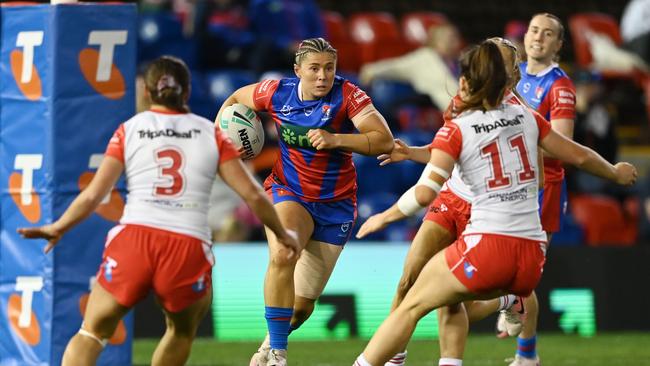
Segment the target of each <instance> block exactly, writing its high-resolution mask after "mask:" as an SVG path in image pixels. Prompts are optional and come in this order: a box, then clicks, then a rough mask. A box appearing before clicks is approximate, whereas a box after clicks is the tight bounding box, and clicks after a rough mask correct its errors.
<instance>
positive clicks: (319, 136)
mask: <svg viewBox="0 0 650 366" xmlns="http://www.w3.org/2000/svg"><path fill="white" fill-rule="evenodd" d="M307 137H308V138H309V142H310V143H311V146H313V147H314V148H316V150H323V149H336V148H338V139H337V138H336V136H335V135H334V134H332V133H329V132H327V131H325V130H321V129H316V130H309V131H307Z"/></svg>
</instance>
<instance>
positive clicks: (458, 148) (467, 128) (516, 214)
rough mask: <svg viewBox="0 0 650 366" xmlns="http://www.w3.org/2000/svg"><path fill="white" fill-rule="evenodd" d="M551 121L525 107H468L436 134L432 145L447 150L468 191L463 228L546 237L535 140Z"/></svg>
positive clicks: (517, 235)
mask: <svg viewBox="0 0 650 366" xmlns="http://www.w3.org/2000/svg"><path fill="white" fill-rule="evenodd" d="M550 129H551V126H550V124H549V123H548V122H547V121H546V120H545V119H544V118H543V117H541V116H540V115H539V114H537V113H536V112H534V111H531V110H530V109H529V108H528V107H527V106H523V105H517V104H510V103H503V104H502V105H501V106H500V107H499V108H497V109H494V110H490V111H487V112H482V111H475V110H470V111H466V112H463V113H462V114H460V115H459V116H458V117H456V118H454V119H453V120H451V121H449V122H448V123H446V124H445V126H443V127H442V128H441V129H440V131H439V132H438V133H437V134H436V137H435V139H434V141H433V143H432V148H434V149H440V150H442V151H445V152H447V153H448V154H450V155H451V156H452V157H453V158H454V159H456V163H457V166H458V171H459V173H460V176H461V178H462V180H463V182H464V183H465V184H466V185H467V187H468V188H469V189H470V191H471V193H472V201H471V204H472V211H471V219H470V221H469V223H468V225H467V227H466V229H465V231H464V233H465V234H467V233H493V234H502V235H509V236H515V237H522V238H528V239H532V240H543V241H544V240H546V235H545V234H544V232H543V231H542V226H541V224H540V218H539V212H538V209H539V204H538V200H537V193H538V192H537V191H538V183H537V177H538V166H537V165H538V164H537V144H538V142H539V140H540V139H542V138H544V137H545V136H546V135H547V134H548V133H549V131H550Z"/></svg>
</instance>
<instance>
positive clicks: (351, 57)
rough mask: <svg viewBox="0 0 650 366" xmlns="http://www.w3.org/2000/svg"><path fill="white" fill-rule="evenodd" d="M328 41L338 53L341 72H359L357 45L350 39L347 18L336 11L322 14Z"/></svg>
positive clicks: (338, 64)
mask: <svg viewBox="0 0 650 366" xmlns="http://www.w3.org/2000/svg"><path fill="white" fill-rule="evenodd" d="M321 17H322V19H323V24H325V33H326V34H327V40H328V41H329V42H330V43H331V44H332V46H333V47H334V48H336V50H337V52H338V60H337V66H338V68H339V69H340V70H343V71H349V72H357V71H358V70H359V66H360V65H359V57H358V55H357V52H356V50H355V44H354V42H353V41H352V39H351V38H350V33H349V32H348V27H347V24H346V22H345V18H343V16H342V15H341V14H339V13H337V12H335V11H323V12H322V14H321Z"/></svg>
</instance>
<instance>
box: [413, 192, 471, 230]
mask: <svg viewBox="0 0 650 366" xmlns="http://www.w3.org/2000/svg"><path fill="white" fill-rule="evenodd" d="M471 210H472V205H471V204H470V203H469V202H467V201H465V200H464V199H462V198H460V197H458V196H457V195H456V194H454V193H453V192H452V191H451V190H444V191H440V194H439V195H438V196H437V197H436V199H435V200H433V202H431V204H430V205H429V207H428V208H427V213H426V215H425V216H424V220H428V221H433V222H435V223H436V224H438V225H440V226H442V227H444V228H445V229H447V231H449V233H450V234H451V235H453V236H454V238H457V237H458V236H459V235H460V234H462V233H463V231H465V226H467V221H468V220H469V217H470V214H471Z"/></svg>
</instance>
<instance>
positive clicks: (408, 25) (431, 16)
mask: <svg viewBox="0 0 650 366" xmlns="http://www.w3.org/2000/svg"><path fill="white" fill-rule="evenodd" d="M448 22H449V19H447V17H446V16H445V15H444V14H442V13H436V12H432V11H418V12H411V13H406V14H404V15H403V16H402V21H401V25H402V35H403V37H404V40H405V41H406V43H407V44H408V45H409V48H411V49H415V48H417V47H420V46H422V45H424V44H425V43H426V42H427V38H428V32H429V28H431V27H432V26H438V25H441V24H445V23H448Z"/></svg>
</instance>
